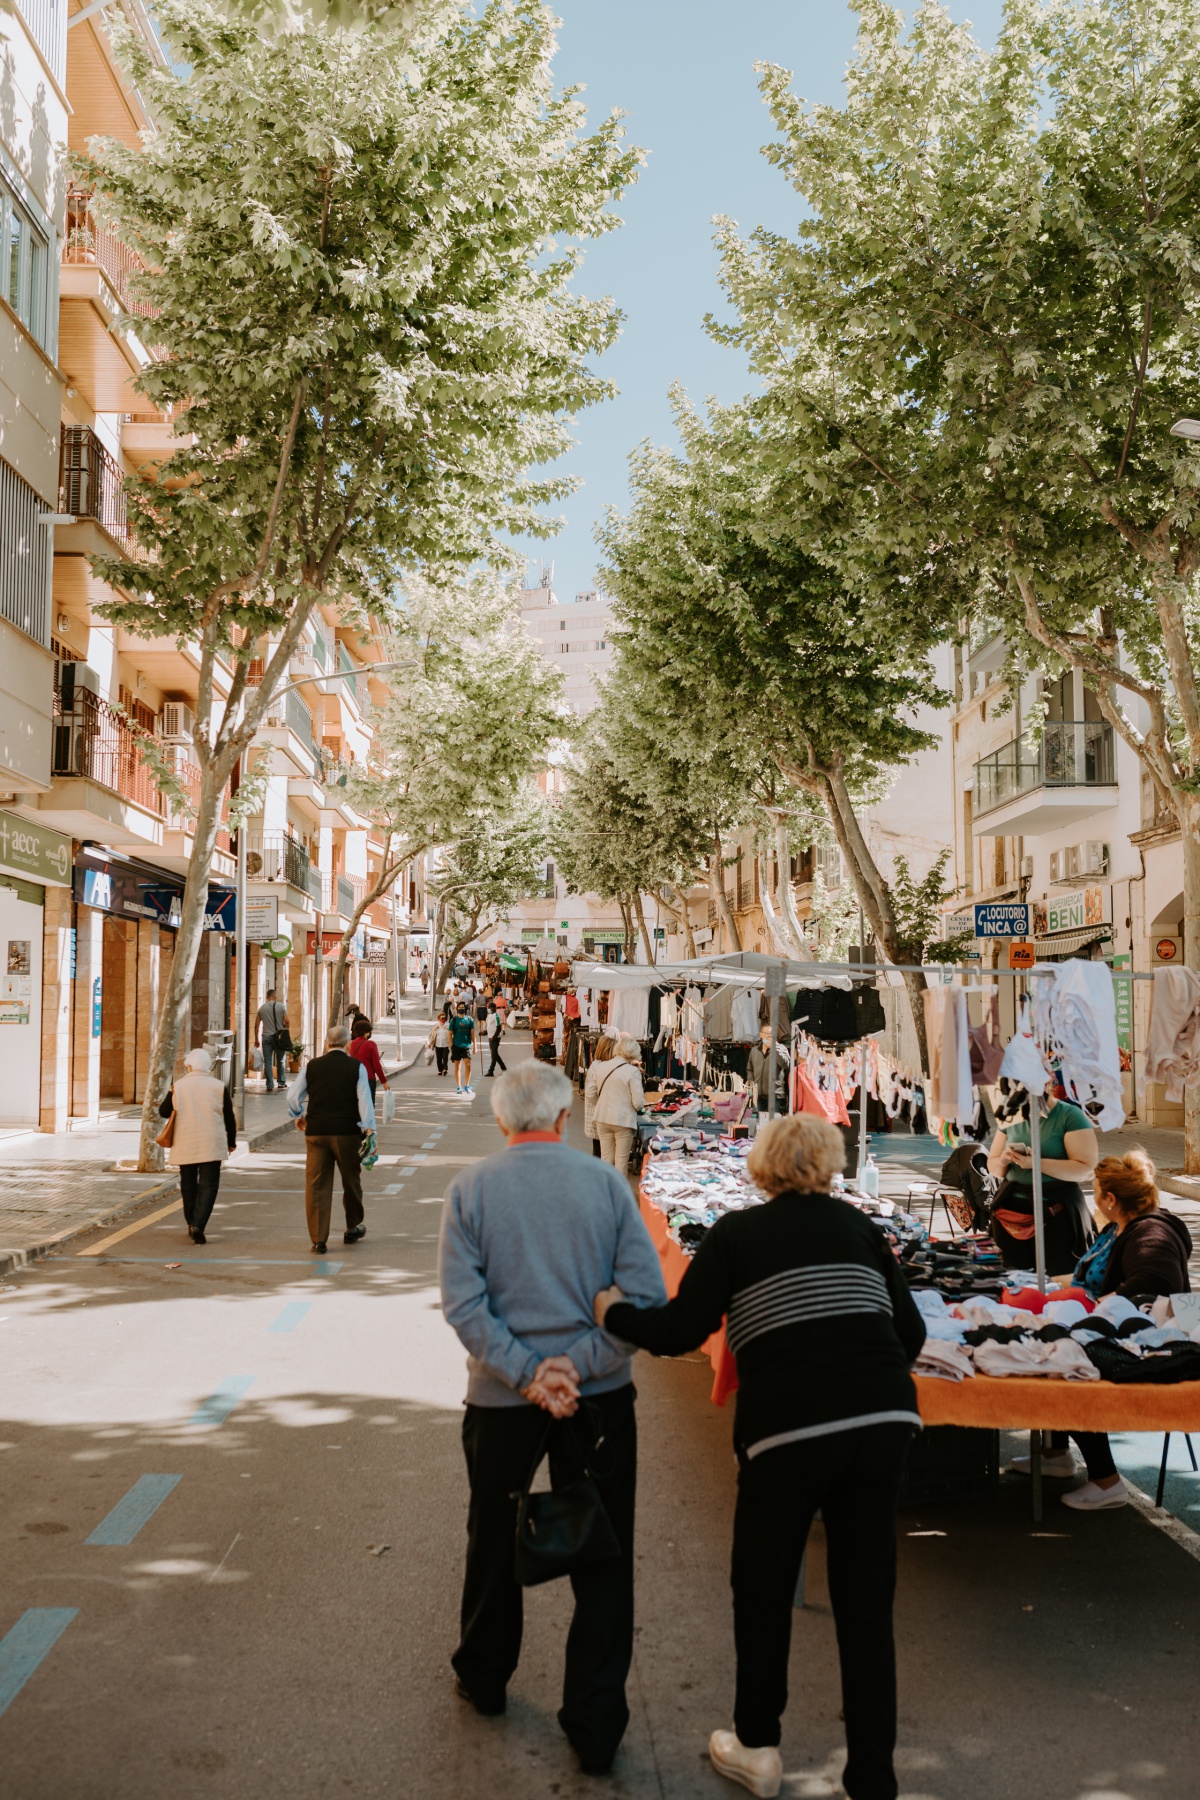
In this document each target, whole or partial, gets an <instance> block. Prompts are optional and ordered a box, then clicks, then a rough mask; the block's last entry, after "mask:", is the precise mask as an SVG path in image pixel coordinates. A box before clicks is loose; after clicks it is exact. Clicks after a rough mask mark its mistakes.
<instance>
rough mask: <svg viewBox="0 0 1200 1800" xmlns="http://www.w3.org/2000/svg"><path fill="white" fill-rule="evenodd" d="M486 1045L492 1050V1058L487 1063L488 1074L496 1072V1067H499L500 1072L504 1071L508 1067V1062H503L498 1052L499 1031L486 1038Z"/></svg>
mask: <svg viewBox="0 0 1200 1800" xmlns="http://www.w3.org/2000/svg"><path fill="white" fill-rule="evenodd" d="M488 1047H489V1048H490V1050H491V1052H492V1060H491V1062H490V1063H489V1064H488V1071H487V1072H488V1074H489V1075H494V1074H495V1073H496V1070H497V1069H499V1070H500V1071H501V1072H502V1073H503V1072H505V1071H506V1070H507V1068H508V1064H507V1063H506V1062H505V1060H504V1058H503V1057H502V1056H501V1054H500V1036H499V1033H497V1034H496V1036H495V1037H493V1038H489V1039H488Z"/></svg>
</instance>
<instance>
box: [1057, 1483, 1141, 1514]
mask: <svg viewBox="0 0 1200 1800" xmlns="http://www.w3.org/2000/svg"><path fill="white" fill-rule="evenodd" d="M1062 1503H1063V1505H1064V1506H1070V1507H1073V1508H1074V1510H1075V1511H1076V1512H1110V1511H1111V1510H1112V1509H1113V1508H1114V1507H1117V1506H1128V1505H1129V1495H1128V1493H1127V1492H1126V1490H1125V1483H1124V1482H1123V1481H1118V1483H1117V1485H1116V1487H1110V1488H1102V1487H1097V1486H1096V1483H1095V1482H1094V1481H1085V1482H1084V1484H1083V1486H1082V1487H1081V1488H1072V1490H1071V1492H1070V1493H1069V1494H1064V1495H1063V1497H1062Z"/></svg>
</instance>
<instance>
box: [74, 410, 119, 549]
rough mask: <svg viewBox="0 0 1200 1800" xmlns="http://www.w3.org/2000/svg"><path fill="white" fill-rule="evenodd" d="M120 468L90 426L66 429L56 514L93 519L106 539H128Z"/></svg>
mask: <svg viewBox="0 0 1200 1800" xmlns="http://www.w3.org/2000/svg"><path fill="white" fill-rule="evenodd" d="M121 482H122V477H121V465H120V464H119V463H118V461H117V459H116V457H115V456H112V455H111V454H110V453H109V451H107V450H106V449H105V448H104V445H103V444H102V443H101V442H100V439H99V438H98V437H97V436H96V433H95V432H94V431H93V430H92V428H91V426H90V425H65V426H64V427H63V434H62V447H61V450H60V452H59V469H58V484H59V488H58V491H59V511H60V512H67V513H74V514H75V515H76V516H77V517H78V518H84V519H95V521H96V523H97V524H98V525H103V527H104V529H105V531H107V533H108V535H109V537H114V538H118V539H119V540H120V541H121V542H122V543H124V542H126V540H127V539H128V537H129V518H128V515H127V513H126V509H125V490H124V488H123V487H122V485H121Z"/></svg>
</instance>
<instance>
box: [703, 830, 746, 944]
mask: <svg viewBox="0 0 1200 1800" xmlns="http://www.w3.org/2000/svg"><path fill="white" fill-rule="evenodd" d="M708 884H709V887H710V888H711V890H712V896H713V899H714V900H715V901H716V903H717V914H718V916H719V918H720V919H721V920H722V922H723V923H724V926H725V929H726V930H727V931H728V933H729V947H730V949H731V950H740V949H741V947H742V935H741V932H740V931H739V930H738V928H737V920H736V919H735V918H734V916H733V908H732V907H731V906H730V904H729V895H728V894H727V893H726V892H725V859H724V853H723V852H722V849H721V840H720V838H718V839H717V840H716V848H715V850H714V851H713V854H712V855H711V856H710V857H709V859H708Z"/></svg>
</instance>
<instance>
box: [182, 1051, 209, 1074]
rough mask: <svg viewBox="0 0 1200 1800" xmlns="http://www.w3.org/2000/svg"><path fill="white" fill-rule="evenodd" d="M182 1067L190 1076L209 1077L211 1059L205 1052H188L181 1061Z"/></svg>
mask: <svg viewBox="0 0 1200 1800" xmlns="http://www.w3.org/2000/svg"><path fill="white" fill-rule="evenodd" d="M183 1066H184V1068H185V1069H186V1070H187V1071H188V1073H189V1074H190V1075H211V1074H212V1057H211V1056H210V1055H209V1054H208V1051H207V1050H189V1051H188V1053H187V1055H186V1056H185V1057H184V1059H183Z"/></svg>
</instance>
